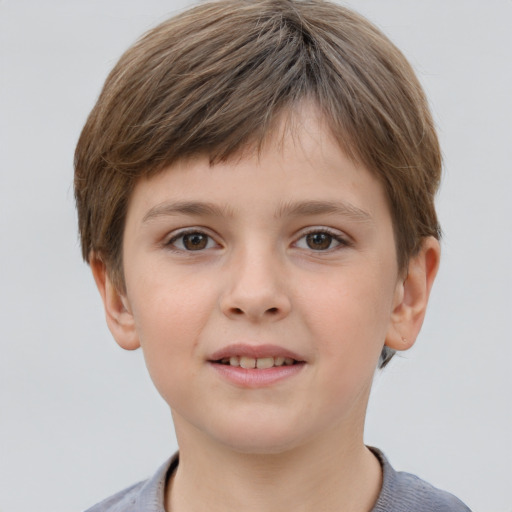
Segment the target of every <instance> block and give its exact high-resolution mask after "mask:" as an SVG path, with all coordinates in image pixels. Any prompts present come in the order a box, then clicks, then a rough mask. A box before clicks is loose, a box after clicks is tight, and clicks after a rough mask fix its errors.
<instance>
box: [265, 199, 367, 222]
mask: <svg viewBox="0 0 512 512" xmlns="http://www.w3.org/2000/svg"><path fill="white" fill-rule="evenodd" d="M308 215H341V216H343V217H348V218H350V219H352V220H355V221H358V222H373V218H372V216H371V215H370V214H369V213H368V212H367V211H365V210H362V209H361V208H358V207H357V206H354V205H353V204H350V203H345V202H336V201H300V202H297V203H284V204H283V205H281V207H280V208H279V209H278V210H277V212H276V215H275V216H276V218H279V217H283V216H292V217H299V216H308Z"/></svg>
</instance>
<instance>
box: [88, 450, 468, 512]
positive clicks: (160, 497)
mask: <svg viewBox="0 0 512 512" xmlns="http://www.w3.org/2000/svg"><path fill="white" fill-rule="evenodd" d="M372 451H373V453H374V454H375V455H376V456H377V458H378V459H379V461H380V463H381V466H382V475H383V479H382V489H381V491H380V494H379V498H378V499H377V503H376V504H375V506H374V507H373V509H372V511H371V512H471V511H470V509H469V508H468V507H466V505H464V503H462V502H461V501H460V500H459V499H457V498H456V497H455V496H453V495H452V494H450V493H448V492H446V491H441V490H439V489H436V488H435V487H432V486H431V485H430V484H428V483H427V482H424V481H423V480H421V479H419V478H418V477H417V476H414V475H411V474H409V473H403V472H397V471H395V470H394V469H393V468H392V467H391V465H390V463H389V462H388V460H387V459H386V457H384V455H383V454H382V453H381V452H380V451H379V450H377V449H375V448H372ZM177 466H178V455H177V454H176V455H175V456H174V457H172V458H171V459H170V460H168V461H167V462H166V463H165V464H164V465H163V466H161V467H160V468H159V469H158V471H157V472H156V473H155V475H154V476H153V477H152V478H150V479H149V480H145V481H143V482H139V483H138V484H135V485H132V486H131V487H128V488H127V489H125V490H124V491H121V492H118V493H117V494H114V495H113V496H111V497H110V498H107V499H106V500H103V501H102V502H101V503H98V504H97V505H95V506H94V507H92V508H90V509H88V510H87V511H86V512H165V509H164V491H165V483H166V481H167V476H168V475H170V474H172V472H173V471H175V469H176V467H177Z"/></svg>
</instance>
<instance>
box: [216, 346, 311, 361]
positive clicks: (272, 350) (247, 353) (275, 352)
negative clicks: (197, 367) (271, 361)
mask: <svg viewBox="0 0 512 512" xmlns="http://www.w3.org/2000/svg"><path fill="white" fill-rule="evenodd" d="M233 356H240V357H253V358H254V359H259V358H263V357H290V358H291V359H294V360H295V361H301V362H302V361H304V358H303V357H301V356H300V355H299V354H297V353H295V352H292V351H291V350H288V349H286V348H283V347H280V346H278V345H247V344H242V343H240V344H233V345H228V346H226V347H224V348H221V349H220V350H217V351H216V352H214V353H213V354H211V356H210V357H209V358H208V359H209V360H210V361H220V360H221V359H226V358H228V357H233Z"/></svg>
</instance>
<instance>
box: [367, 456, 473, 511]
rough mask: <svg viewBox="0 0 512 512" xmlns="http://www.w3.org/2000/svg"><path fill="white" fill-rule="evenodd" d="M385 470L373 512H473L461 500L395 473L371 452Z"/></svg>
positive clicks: (418, 480)
mask: <svg viewBox="0 0 512 512" xmlns="http://www.w3.org/2000/svg"><path fill="white" fill-rule="evenodd" d="M372 451H373V452H374V453H375V455H376V456H377V458H378V459H379V460H380V462H381V465H382V469H383V483H382V490H381V493H380V495H379V498H378V500H377V503H376V504H375V507H374V509H373V510H372V512H408V511H410V510H414V511H415V512H471V511H470V509H469V508H468V507H467V506H466V505H464V503H462V501H460V500H459V499H458V498H456V497H455V496H454V495H453V494H450V493H449V492H446V491H442V490H441V489H437V488H436V487H434V486H433V485H431V484H429V483H428V482H425V481H424V480H421V478H418V477H417V476H415V475H411V474H410V473H405V472H398V471H395V470H394V469H393V468H392V466H391V465H390V463H389V462H388V461H387V459H386V458H385V457H384V455H383V454H382V453H381V452H379V451H378V450H375V449H373V448H372Z"/></svg>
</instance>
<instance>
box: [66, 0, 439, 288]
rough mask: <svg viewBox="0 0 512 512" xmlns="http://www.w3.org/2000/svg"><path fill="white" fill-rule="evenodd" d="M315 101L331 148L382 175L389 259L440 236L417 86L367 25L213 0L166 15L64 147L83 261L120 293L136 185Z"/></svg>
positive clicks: (254, 137) (429, 128)
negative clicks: (391, 242) (390, 229)
mask: <svg viewBox="0 0 512 512" xmlns="http://www.w3.org/2000/svg"><path fill="white" fill-rule="evenodd" d="M305 100H307V101H313V102H314V104H315V105H316V106H317V107H318V109H319V111H320V112H321V113H322V115H323V116H324V118H325V120H326V121H327V124H328V126H329V128H330V130H331V131H332V133H333V135H334V136H335V138H336V139H337V140H338V141H339V143H340V145H341V146H342V147H343V149H344V150H345V151H347V152H348V154H349V155H350V156H352V157H353V158H355V159H358V160H360V161H361V162H362V163H363V164H364V165H365V166H366V167H367V168H368V169H369V170H370V171H371V172H373V173H374V174H375V175H376V176H377V177H378V178H379V179H380V180H381V182H382V184H383V187H384V189H385V191H386V194H387V197H388V200H389V204H390V208H391V214H392V218H393V224H394V230H395V238H396V240H395V242H396V248H397V259H398V266H399V268H400V269H401V270H404V269H405V268H406V266H407V263H408V260H409V257H410V256H411V255H413V254H414V253H415V252H416V251H417V250H418V249H419V248H420V246H421V242H422V239H423V238H424V237H427V236H430V235H432V236H435V237H436V238H439V236H440V230H439V225H438V221H437V217H436V212H435V208H434V194H435V192H436V190H437V188H438V185H439V180H440V172H441V155H440V150H439V145H438V140H437V136H436V133H435V129H434V126H433V122H432V118H431V115H430V112H429V109H428V105H427V102H426V99H425V95H424V93H423V90H422V88H421V86H420V84H419V82H418V80H417V78H416V76H415V74H414V72H413V70H412V68H411V66H410V65H409V63H408V62H407V60H406V59H405V57H404V56H403V55H402V53H401V52H400V51H399V50H398V49H397V48H396V47H395V46H394V45H393V44H392V43H391V42H390V41H389V40H388V39H387V37H386V36H384V35H383V34H382V33H381V32H380V31H379V30H378V29H377V28H376V27H375V26H373V25H372V24H371V23H370V22H369V21H367V20H366V19H365V18H363V17H361V16H359V15H358V14H356V13H354V12H353V11H351V10H349V9H347V8H344V7H341V6H339V5H336V4H334V3H330V2H328V1H323V0H220V1H214V2H209V3H204V4H201V5H199V6H196V7H194V8H192V9H190V10H188V11H185V12H183V13H182V14H180V15H178V16H176V17H174V18H171V19H170V20H168V21H166V22H164V23H162V24H161V25H159V26H158V27H156V28H154V29H153V30H151V31H149V32H148V33H147V34H145V35H144V36H143V37H142V38H141V39H140V40H139V41H138V42H137V43H136V44H135V45H134V46H133V47H131V48H130V49H128V50H127V51H126V53H125V54H124V55H123V56H122V57H121V59H120V60H119V62H118V63H117V65H116V66H115V67H114V69H113V70H112V72H111V73H110V75H109V76H108V78H107V80H106V82H105V85H104V88H103V91H102V92H101V95H100V97H99V99H98V102H97V103H96V105H95V107H94V108H93V110H92V112H91V114H90V115H89V118H88V120H87V122H86V124H85V127H84V129H83V131H82V134H81V136H80V139H79V141H78V145H77V148H76V153H75V195H76V201H77V208H78V219H79V230H80V236H81V241H82V253H83V257H84V258H85V259H86V260H88V259H89V258H90V257H91V255H92V254H96V255H98V256H100V257H101V258H102V259H103V261H104V262H105V264H106V265H107V268H108V270H109V273H110V275H111V278H112V279H113V281H114V282H115V283H116V285H117V286H119V287H120V288H124V280H123V271H122V239H123V230H124V223H125V217H126V211H127V205H128V200H129V198H130V195H131V192H132V190H133V187H134V185H135V183H136V182H137V180H138V179H139V178H140V177H141V176H150V175H152V174H154V173H157V172H159V171H161V170H162V169H163V168H165V167H167V166H169V165H171V164H173V163H175V162H176V161H177V160H179V159H182V158H187V157H191V156H194V155H199V154H203V155H208V156H209V157H210V161H211V162H212V163H214V162H216V161H220V160H224V159H227V158H228V157H230V156H232V155H234V154H235V153H237V152H240V150H242V149H244V148H247V146H248V145H253V144H254V145H255V146H256V147H259V148H261V144H262V143H263V140H264V138H265V137H266V136H267V135H268V133H269V132H270V131H271V130H272V129H273V127H274V126H275V123H276V120H277V119H278V118H279V117H280V116H281V115H282V114H283V113H284V112H286V111H293V109H294V107H296V106H297V105H298V104H299V103H300V102H302V101H305Z"/></svg>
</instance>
